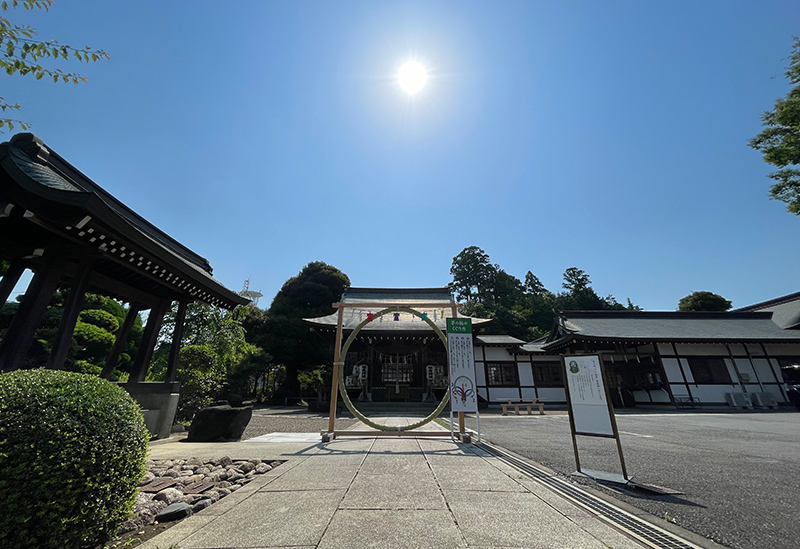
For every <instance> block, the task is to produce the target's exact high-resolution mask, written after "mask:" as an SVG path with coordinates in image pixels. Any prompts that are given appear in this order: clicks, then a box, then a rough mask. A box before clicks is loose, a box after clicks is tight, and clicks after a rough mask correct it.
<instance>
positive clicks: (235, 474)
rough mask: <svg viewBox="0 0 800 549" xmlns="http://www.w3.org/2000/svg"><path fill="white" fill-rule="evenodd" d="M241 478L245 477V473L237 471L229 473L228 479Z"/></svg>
mask: <svg viewBox="0 0 800 549" xmlns="http://www.w3.org/2000/svg"><path fill="white" fill-rule="evenodd" d="M240 478H244V475H243V474H241V473H237V472H235V471H233V472H230V473H228V480H229V481H231V482H236V481H237V480H239V479H240Z"/></svg>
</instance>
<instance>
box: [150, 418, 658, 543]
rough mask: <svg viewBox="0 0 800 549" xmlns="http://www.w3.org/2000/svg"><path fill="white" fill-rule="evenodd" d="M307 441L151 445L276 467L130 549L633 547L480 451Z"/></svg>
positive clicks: (435, 444) (428, 444)
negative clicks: (254, 460)
mask: <svg viewBox="0 0 800 549" xmlns="http://www.w3.org/2000/svg"><path fill="white" fill-rule="evenodd" d="M382 421H383V422H385V423H386V424H390V425H396V424H405V423H410V422H412V420H411V419H408V418H396V417H395V418H383V419H382ZM426 427H427V429H428V430H432V429H441V430H444V429H443V428H442V427H440V426H438V425H436V424H429V425H428V426H426ZM365 428H366V426H363V425H361V426H360V427H359V428H358V429H359V430H363V429H365ZM445 434H446V432H445ZM313 439H314V437H313V436H310V435H307V436H305V437H303V436H302V434H300V435H298V434H284V435H272V436H269V437H259V438H258V439H251V441H250V442H248V441H244V442H238V443H212V444H208V443H186V442H173V441H164V442H159V443H156V444H154V445H153V446H152V447H151V451H150V457H151V458H155V459H159V458H164V459H166V458H188V457H195V456H196V457H203V458H205V457H220V456H224V455H227V456H229V457H231V458H233V459H241V458H247V459H249V458H262V459H269V460H274V459H281V460H286V462H285V463H284V464H282V465H281V466H279V467H277V468H275V469H274V470H272V471H270V472H269V473H266V474H264V475H260V476H258V477H257V478H256V480H254V481H253V482H251V483H250V484H247V485H246V486H244V487H243V488H241V489H239V490H237V491H236V492H234V493H232V494H230V495H229V496H226V497H225V498H223V499H222V500H220V501H219V502H217V503H215V504H213V505H211V506H210V507H208V508H207V509H204V510H203V511H200V512H199V513H197V514H196V515H194V516H191V517H189V518H187V519H185V520H183V521H182V522H181V523H179V524H178V525H176V526H174V527H172V528H170V529H169V530H167V531H165V532H164V533H162V534H160V535H158V536H156V537H155V538H153V539H151V540H149V541H147V542H146V543H144V544H142V545H141V546H140V547H141V548H142V549H156V548H158V549H168V548H170V547H171V546H173V547H174V546H177V547H179V548H180V549H220V548H226V549H228V548H259V549H263V548H277V547H293V548H295V549H299V548H319V549H327V548H336V547H347V548H351V549H359V548H367V547H369V548H382V547H386V548H392V549H406V548H409V549H410V548H437V549H439V548H442V549H444V548H451V547H452V548H457V547H458V548H462V547H470V548H490V547H492V548H501V547H508V548H510V547H526V548H558V549H566V548H568V549H579V548H592V549H608V548H609V547H613V548H614V549H628V548H639V547H643V546H642V545H640V544H639V543H637V542H635V541H633V540H632V539H630V538H628V537H626V536H625V535H623V534H622V533H621V532H619V531H618V530H616V529H614V528H612V527H611V526H609V525H607V524H606V523H605V522H603V521H602V520H601V519H600V518H598V517H596V516H594V515H592V514H590V513H588V512H586V511H583V510H582V509H580V508H579V507H577V506H575V505H573V504H572V503H570V502H569V501H568V500H566V499H564V498H563V497H561V496H559V495H557V494H556V493H555V492H553V491H551V490H550V489H548V488H547V487H545V486H544V485H543V484H541V483H539V482H538V481H537V480H535V479H532V478H530V477H528V476H526V475H523V474H522V473H520V472H519V471H517V470H516V469H514V468H512V467H510V466H509V465H507V464H506V463H504V462H503V461H500V460H499V459H498V458H495V457H493V456H491V455H489V454H487V453H485V452H483V451H482V450H481V449H480V448H479V447H476V446H473V445H471V444H460V443H454V442H452V441H451V440H450V439H449V437H447V436H445V437H443V438H432V437H413V438H412V437H402V438H400V437H391V438H388V437H383V438H379V437H369V438H366V437H365V438H337V439H336V440H335V441H333V442H331V443H329V444H321V443H319V442H316V441H314V440H313ZM264 440H267V441H266V442H264ZM316 440H319V437H318V435H317V436H316Z"/></svg>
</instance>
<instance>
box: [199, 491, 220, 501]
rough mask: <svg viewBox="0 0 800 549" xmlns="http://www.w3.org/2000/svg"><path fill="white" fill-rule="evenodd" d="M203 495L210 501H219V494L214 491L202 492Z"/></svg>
mask: <svg viewBox="0 0 800 549" xmlns="http://www.w3.org/2000/svg"><path fill="white" fill-rule="evenodd" d="M203 495H204V496H205V497H207V498H208V499H210V500H211V501H219V498H220V495H219V492H217V491H216V490H209V491H207V492H203Z"/></svg>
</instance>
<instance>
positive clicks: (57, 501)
mask: <svg viewBox="0 0 800 549" xmlns="http://www.w3.org/2000/svg"><path fill="white" fill-rule="evenodd" d="M147 448H148V433H147V430H146V429H145V426H144V420H143V417H142V412H141V410H140V408H139V406H138V405H137V404H136V402H134V400H133V399H132V398H131V397H130V396H129V395H128V394H127V393H126V392H125V391H124V390H122V389H121V388H119V387H117V386H116V385H114V384H113V383H110V382H108V381H106V380H104V379H99V378H97V377H94V376H88V375H84V374H78V373H74V372H62V371H54V370H18V371H15V372H11V373H8V374H2V375H0V471H2V475H0V494H1V495H2V497H0V547H14V548H19V549H27V548H56V547H58V548H76V549H77V548H81V547H87V546H88V547H94V546H96V545H98V544H100V543H102V542H104V541H106V540H107V539H109V538H111V537H113V535H114V533H115V531H116V529H117V526H119V524H120V523H121V522H123V521H124V520H125V519H126V518H128V516H129V515H130V512H131V509H132V507H133V504H134V501H135V496H136V486H137V484H138V481H139V479H140V478H141V477H142V475H143V473H144V464H145V458H146V455H147Z"/></svg>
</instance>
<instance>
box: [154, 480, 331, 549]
mask: <svg viewBox="0 0 800 549" xmlns="http://www.w3.org/2000/svg"><path fill="white" fill-rule="evenodd" d="M343 495H344V490H321V491H313V492H311V491H310V492H258V493H256V494H253V495H252V496H250V497H249V498H247V499H246V500H244V501H243V502H241V503H240V504H239V505H237V506H236V508H235V512H234V511H233V510H232V511H230V512H228V513H225V514H224V515H221V516H219V517H217V518H216V520H214V521H213V522H212V523H210V524H209V525H208V526H206V527H204V528H202V529H200V530H199V531H198V532H196V533H194V534H192V535H191V536H189V537H187V538H186V539H184V540H183V541H182V542H181V544H180V547H181V549H212V548H219V547H280V546H285V545H292V546H294V545H312V546H313V545H316V544H317V543H319V540H320V539H321V538H322V534H323V532H324V531H325V528H326V527H327V525H328V523H329V522H330V520H331V517H332V516H333V513H334V512H335V511H336V508H337V506H338V505H339V502H340V501H341V499H342V496H343ZM213 507H214V506H213V505H212V506H211V507H209V509H211V508H213ZM154 539H156V538H154Z"/></svg>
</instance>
